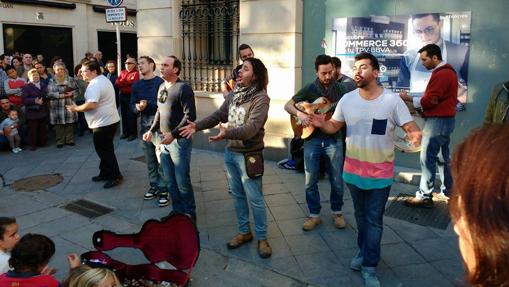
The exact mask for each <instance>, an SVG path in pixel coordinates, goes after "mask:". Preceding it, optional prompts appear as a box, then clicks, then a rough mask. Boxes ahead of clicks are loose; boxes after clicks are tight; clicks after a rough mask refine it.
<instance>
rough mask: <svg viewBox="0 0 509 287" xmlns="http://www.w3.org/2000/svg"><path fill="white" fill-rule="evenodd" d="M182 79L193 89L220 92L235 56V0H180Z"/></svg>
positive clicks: (236, 11) (237, 36)
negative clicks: (221, 83) (222, 82)
mask: <svg viewBox="0 0 509 287" xmlns="http://www.w3.org/2000/svg"><path fill="white" fill-rule="evenodd" d="M179 17H180V21H181V24H182V52H183V55H182V73H181V77H182V79H183V80H185V81H187V82H188V83H190V84H191V86H192V87H193V89H194V90H201V91H209V92H219V91H220V82H221V81H222V79H224V78H225V76H226V75H227V74H229V73H230V72H231V69H232V67H233V64H234V62H235V60H236V59H237V46H238V40H239V1H238V0H182V10H181V11H180V14H179Z"/></svg>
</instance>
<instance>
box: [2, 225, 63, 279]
mask: <svg viewBox="0 0 509 287" xmlns="http://www.w3.org/2000/svg"><path fill="white" fill-rule="evenodd" d="M53 254H55V243H54V242H53V241H52V240H51V239H49V238H48V237H46V236H44V235H41V234H32V233H29V234H26V235H24V236H23V237H21V239H20V240H19V242H18V243H16V245H15V246H14V248H13V249H12V251H11V258H10V259H9V265H10V266H11V267H12V268H14V270H15V271H16V272H20V271H25V272H26V271H31V272H36V271H37V269H38V268H39V267H41V265H44V264H47V263H48V262H49V260H50V259H51V257H52V256H53Z"/></svg>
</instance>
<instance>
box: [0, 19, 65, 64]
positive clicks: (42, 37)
mask: <svg viewBox="0 0 509 287" xmlns="http://www.w3.org/2000/svg"><path fill="white" fill-rule="evenodd" d="M3 36H4V51H5V53H6V54H12V53H14V52H20V53H30V54H32V55H34V56H35V55H36V54H42V55H43V56H44V61H45V64H46V65H49V64H50V63H49V62H50V60H51V58H53V57H54V56H60V57H62V59H63V60H64V63H65V64H66V66H67V68H68V69H69V70H70V71H72V70H74V66H73V65H74V61H73V47H72V29H71V28H61V27H44V26H31V25H11V24H3Z"/></svg>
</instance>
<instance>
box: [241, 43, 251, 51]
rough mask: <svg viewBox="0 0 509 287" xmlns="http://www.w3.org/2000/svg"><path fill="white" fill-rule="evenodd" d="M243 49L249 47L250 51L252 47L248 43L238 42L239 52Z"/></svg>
mask: <svg viewBox="0 0 509 287" xmlns="http://www.w3.org/2000/svg"><path fill="white" fill-rule="evenodd" d="M245 49H250V50H251V51H253V48H251V46H249V45H248V44H240V46H239V52H240V51H242V50H245Z"/></svg>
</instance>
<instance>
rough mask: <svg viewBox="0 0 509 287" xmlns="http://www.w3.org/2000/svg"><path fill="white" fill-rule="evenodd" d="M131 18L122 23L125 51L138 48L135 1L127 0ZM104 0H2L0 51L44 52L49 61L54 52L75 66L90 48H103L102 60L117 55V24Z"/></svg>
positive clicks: (123, 51)
mask: <svg viewBox="0 0 509 287" xmlns="http://www.w3.org/2000/svg"><path fill="white" fill-rule="evenodd" d="M123 6H126V7H127V8H128V19H127V21H126V22H123V23H120V31H121V42H122V44H123V46H124V47H123V49H122V54H123V56H125V53H134V54H136V50H137V36H136V28H137V27H136V26H137V23H136V1H134V0H128V1H124V4H123ZM108 7H109V6H108V3H107V2H106V1H101V0H78V1H38V0H30V1H17V0H2V1H0V30H1V31H2V37H0V54H1V53H7V54H12V53H13V52H20V53H32V54H34V55H35V54H38V53H41V54H43V55H44V56H45V63H46V65H48V64H49V61H50V59H51V58H52V57H53V56H62V57H63V58H64V61H65V63H66V64H67V65H68V66H73V65H75V64H77V63H79V61H80V60H81V59H82V58H83V57H84V55H85V53H86V52H87V51H90V52H94V51H97V50H101V51H102V52H103V61H106V60H109V59H113V60H115V59H116V35H115V26H114V24H112V23H106V19H105V14H104V9H105V8H108Z"/></svg>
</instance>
